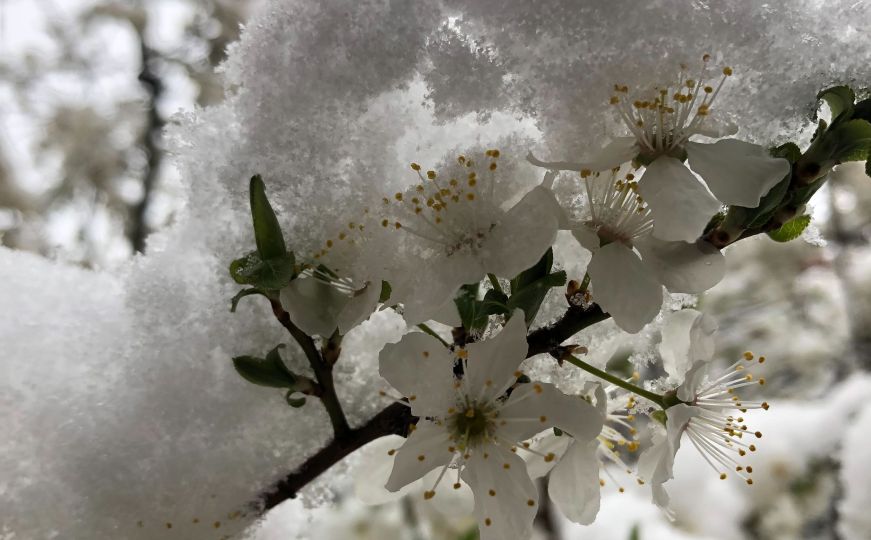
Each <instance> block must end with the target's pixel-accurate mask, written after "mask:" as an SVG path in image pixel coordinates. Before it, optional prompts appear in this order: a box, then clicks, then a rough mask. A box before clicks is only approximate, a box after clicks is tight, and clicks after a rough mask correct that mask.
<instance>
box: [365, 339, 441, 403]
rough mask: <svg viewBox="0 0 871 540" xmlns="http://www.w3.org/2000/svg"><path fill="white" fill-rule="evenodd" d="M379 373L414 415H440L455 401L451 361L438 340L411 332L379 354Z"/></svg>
mask: <svg viewBox="0 0 871 540" xmlns="http://www.w3.org/2000/svg"><path fill="white" fill-rule="evenodd" d="M379 360H380V361H379V373H381V376H382V377H384V378H385V379H386V380H387V382H389V383H390V385H391V386H393V387H394V388H396V389H397V390H399V392H401V393H402V395H403V396H405V397H407V398H408V400H409V403H410V404H411V410H412V412H414V414H415V415H418V416H421V415H429V416H435V415H442V414H444V412H445V411H446V410H447V409H448V408H449V407H450V406H451V405H453V403H454V401H455V391H454V374H453V365H454V359H453V358H452V357H451V355H450V354H449V353H448V350H447V349H445V347H444V345H442V344H441V343H439V341H438V340H437V339H435V338H434V337H432V336H429V335H427V334H423V333H420V332H413V333H410V334H406V335H405V336H403V337H402V339H401V340H400V341H399V343H391V344H388V345H386V346H385V347H384V349H383V350H382V351H381V355H380V359H379Z"/></svg>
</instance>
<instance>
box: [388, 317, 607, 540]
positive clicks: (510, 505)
mask: <svg viewBox="0 0 871 540" xmlns="http://www.w3.org/2000/svg"><path fill="white" fill-rule="evenodd" d="M526 353H527V343H526V325H525V323H524V319H523V314H522V312H520V311H515V313H514V315H513V316H512V317H511V320H510V321H509V322H508V324H506V326H505V328H503V330H502V331H501V332H500V333H499V334H498V335H497V336H496V337H494V338H492V339H488V340H485V341H481V342H477V343H473V344H471V345H468V346H467V347H466V348H465V349H464V350H460V351H459V353H458V354H457V357H458V359H457V360H456V361H457V362H459V363H460V365H461V366H462V373H463V375H462V377H461V378H457V377H456V376H455V375H454V366H455V358H454V356H453V355H452V354H451V352H450V351H449V350H448V349H446V348H445V347H444V346H443V345H442V344H441V343H439V342H438V341H437V340H435V339H434V338H432V337H430V336H428V335H426V334H422V333H412V334H408V335H406V336H405V337H404V338H403V339H402V340H401V341H400V342H399V343H397V344H395V345H388V346H387V347H385V348H384V350H383V351H382V353H381V365H380V371H381V375H382V376H383V377H384V378H385V379H387V381H388V382H390V384H391V385H393V387H395V388H396V389H397V390H399V391H400V392H401V393H402V394H403V395H404V396H406V397H407V398H408V401H409V404H410V406H411V411H412V413H413V414H414V415H415V416H418V417H420V421H419V422H418V423H417V425H416V427H415V429H414V430H413V431H412V432H411V434H410V435H409V437H408V440H407V441H406V442H405V444H404V445H403V446H402V447H401V448H400V449H399V450H398V451H397V452H396V456H395V461H394V465H393V471H392V472H391V475H390V478H389V480H388V481H387V486H386V487H387V489H388V490H391V491H396V490H398V489H401V488H402V487H403V486H405V485H406V484H408V483H410V482H413V481H414V480H417V479H418V478H421V477H422V476H424V475H425V474H426V473H428V472H429V471H431V470H433V469H435V468H441V473H440V474H439V476H438V479H437V480H436V482H435V485H433V487H432V488H431V489H430V490H428V491H426V492H425V494H424V497H425V498H427V499H430V498H432V497H434V496H435V495H436V490H437V488H438V486H439V484H440V482H441V480H442V479H443V478H444V476H445V474H446V473H447V471H448V469H450V468H455V469H456V470H457V481H456V482H455V483H454V484H453V485H454V486H455V487H456V486H459V485H460V484H459V478H460V477H462V478H463V480H465V481H466V482H467V483H468V484H469V486H470V487H471V488H472V492H473V493H474V495H475V515H476V517H477V518H478V523H479V528H480V533H481V538H482V539H483V540H488V539H493V540H496V539H500V540H501V539H505V538H529V536H530V535H531V533H532V523H533V519H534V517H535V514H536V510H537V507H538V492H537V490H536V488H535V485H534V484H533V483H532V480H531V479H530V478H529V474H528V473H527V469H526V464H525V463H524V461H523V459H521V458H520V456H518V455H517V452H518V451H526V452H534V451H533V450H531V449H529V448H528V444H524V443H523V441H526V440H527V439H529V438H530V437H532V436H533V435H536V434H537V433H539V432H541V431H543V430H545V429H547V428H550V427H553V426H556V427H558V428H560V429H562V430H564V431H566V432H567V433H570V434H571V435H572V436H574V437H575V438H576V439H577V440H578V441H581V442H587V441H590V440H594V439H595V437H596V436H597V435H598V434H599V432H600V431H601V429H602V416H601V415H600V414H599V412H598V411H596V409H595V408H593V406H591V405H590V404H588V403H587V402H585V401H583V400H581V399H579V398H574V397H569V396H566V395H565V394H562V393H561V392H559V391H558V390H557V389H556V388H555V387H554V386H553V385H550V384H543V383H529V384H519V385H517V386H514V385H515V383H516V382H517V377H519V376H520V375H521V373H520V372H519V371H517V369H518V367H519V366H520V363H521V362H523V360H524V358H526ZM510 388H511V389H512V391H511V392H510V396H508V397H507V398H506V397H505V395H506V392H507V391H508V390H509V389H510ZM540 458H541V459H545V460H553V458H554V456H553V454H549V455H542V456H540Z"/></svg>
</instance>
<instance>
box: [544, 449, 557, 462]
mask: <svg viewBox="0 0 871 540" xmlns="http://www.w3.org/2000/svg"><path fill="white" fill-rule="evenodd" d="M554 459H556V454H554V453H553V452H548V453H547V455H546V456H544V461H545V462H547V463H550V462H551V461H553V460H554Z"/></svg>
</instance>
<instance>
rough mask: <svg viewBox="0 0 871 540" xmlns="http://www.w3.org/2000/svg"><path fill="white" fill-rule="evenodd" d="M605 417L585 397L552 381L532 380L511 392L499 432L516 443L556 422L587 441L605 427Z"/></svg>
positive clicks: (559, 426) (503, 411) (579, 438)
mask: <svg viewBox="0 0 871 540" xmlns="http://www.w3.org/2000/svg"><path fill="white" fill-rule="evenodd" d="M603 420H604V418H603V417H602V414H601V413H600V412H599V411H598V410H596V408H595V407H593V406H592V405H590V404H589V403H588V402H587V401H586V400H584V399H583V398H581V397H579V396H568V395H566V394H563V393H562V392H560V391H559V390H557V388H556V386H554V385H552V384H547V383H538V382H533V383H529V384H521V385H518V386H517V388H515V389H514V391H513V392H511V397H509V398H508V400H507V401H506V402H505V405H504V406H503V407H502V409H500V411H499V420H498V428H497V430H496V434H497V436H499V437H501V438H503V439H505V440H506V441H510V442H512V443H515V442H520V441H524V440H526V439H528V438H530V437H532V436H533V435H535V434H536V433H540V432H541V431H543V430H545V429H548V428H551V427H554V426H556V427H558V428H559V429H561V430H563V431H565V432H566V433H569V434H571V435H572V436H573V437H574V438H575V439H577V440H579V441H588V440H590V439H593V438H595V437H596V436H598V435H599V433H600V432H601V431H602V422H603Z"/></svg>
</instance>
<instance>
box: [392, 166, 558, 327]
mask: <svg viewBox="0 0 871 540" xmlns="http://www.w3.org/2000/svg"><path fill="white" fill-rule="evenodd" d="M499 155H500V154H499V151H498V150H488V151H487V152H486V153H485V154H484V155H483V156H481V159H477V156H476V158H475V159H473V158H467V157H466V156H462V155H461V156H459V158H458V159H457V165H455V166H453V168H450V169H448V171H447V172H446V174H444V175H442V174H440V173H437V172H436V171H434V170H429V171H426V172H425V173H422V172H421V167H420V165H418V164H416V163H413V164H412V165H411V168H412V169H413V170H414V171H415V172H416V173H417V175H418V180H419V182H418V183H417V184H416V185H414V186H413V187H412V188H411V189H410V190H408V191H407V192H405V193H396V194H395V195H394V196H393V197H392V198H387V197H385V198H384V204H385V207H386V208H385V215H386V216H389V217H384V218H383V220H382V222H381V225H382V227H384V228H385V229H390V228H393V229H396V230H398V231H401V232H404V233H408V234H409V235H410V237H411V239H413V241H414V243H415V244H416V245H415V254H414V255H409V260H411V261H413V262H414V268H413V271H410V270H407V269H406V270H404V275H399V276H397V277H396V278H395V279H391V280H390V283H391V285H392V286H393V288H394V295H393V296H392V298H393V299H394V300H396V301H400V302H402V303H403V304H404V308H405V312H404V313H405V317H406V320H407V321H408V322H409V324H417V323H420V322H423V321H425V320H427V319H429V318H431V317H433V316H434V314H435V313H438V312H440V311H443V310H444V305H445V304H446V303H450V302H451V301H452V299H453V297H454V294H455V293H456V291H457V290H458V289H459V288H460V287H461V286H462V285H465V284H468V283H477V282H478V281H480V280H481V279H483V278H484V277H485V276H486V275H487V274H488V273H493V274H496V275H497V276H501V277H506V278H513V277H514V276H516V275H517V274H519V273H520V272H522V271H523V270H526V269H527V268H529V267H530V266H532V265H534V264H535V263H536V262H538V260H539V259H540V258H541V256H542V255H544V253H545V252H546V251H547V250H548V248H550V247H551V245H552V244H553V242H554V239H555V238H556V232H557V225H558V215H559V206H558V204H557V202H556V199H555V198H554V196H553V194H552V193H551V191H550V190H548V189H546V188H544V187H542V186H537V187H535V188H533V189H532V190H531V191H529V192H528V193H526V194H525V195H524V196H523V198H521V199H520V201H519V202H517V203H516V204H515V205H514V206H512V207H511V208H509V209H507V210H506V209H505V208H504V207H503V204H502V203H503V201H504V200H505V199H507V198H509V197H508V195H509V194H507V193H503V192H500V187H499V186H497V179H496V175H497V174H498V173H497V167H498V165H497V160H498V158H499ZM482 169H483V170H482Z"/></svg>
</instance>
